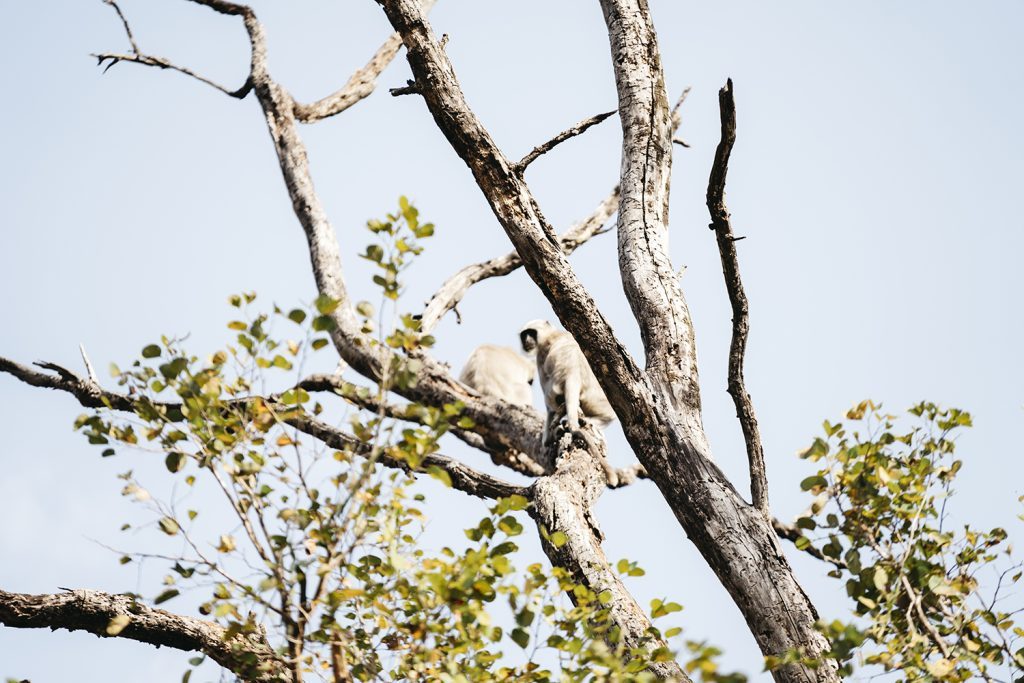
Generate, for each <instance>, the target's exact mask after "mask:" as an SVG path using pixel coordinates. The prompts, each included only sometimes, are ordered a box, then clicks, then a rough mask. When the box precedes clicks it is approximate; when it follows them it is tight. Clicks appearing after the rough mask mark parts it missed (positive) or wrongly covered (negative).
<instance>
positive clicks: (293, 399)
mask: <svg viewBox="0 0 1024 683" xmlns="http://www.w3.org/2000/svg"><path fill="white" fill-rule="evenodd" d="M307 401H309V392H307V391H306V390H305V389H301V388H300V389H289V390H288V391H286V392H284V393H283V394H281V403H284V404H285V405H288V406H296V405H301V404H303V403H306V402H307Z"/></svg>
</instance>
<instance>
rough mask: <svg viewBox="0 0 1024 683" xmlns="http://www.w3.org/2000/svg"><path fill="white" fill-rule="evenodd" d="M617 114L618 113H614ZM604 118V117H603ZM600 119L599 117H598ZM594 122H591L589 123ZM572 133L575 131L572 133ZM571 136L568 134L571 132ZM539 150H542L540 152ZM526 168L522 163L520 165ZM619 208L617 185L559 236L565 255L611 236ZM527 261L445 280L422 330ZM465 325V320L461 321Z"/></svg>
mask: <svg viewBox="0 0 1024 683" xmlns="http://www.w3.org/2000/svg"><path fill="white" fill-rule="evenodd" d="M689 94H690V88H686V89H685V90H684V91H683V93H682V95H680V97H679V100H678V101H677V102H676V104H675V107H673V108H672V132H673V134H674V133H675V132H676V131H677V130H679V126H680V124H681V122H682V117H681V116H680V114H679V109H680V107H681V106H682V104H683V102H685V101H686V97H687V95H689ZM612 113H614V112H612ZM601 116H604V114H602V115H601ZM594 118H596V117H594ZM588 120H591V119H588ZM570 130H571V129H570ZM567 132H568V131H567ZM538 149H539V148H538ZM519 163H520V165H522V162H519ZM618 207H619V187H618V185H616V186H615V187H614V188H613V189H612V191H611V193H610V194H609V195H608V196H607V197H605V199H603V200H602V201H601V203H600V204H598V205H597V208H595V209H594V211H593V212H592V213H591V214H590V215H589V216H587V217H586V218H585V219H583V220H582V221H580V222H579V223H576V224H575V225H573V226H572V227H571V228H569V229H568V230H566V231H565V232H564V233H562V234H561V235H559V237H558V241H559V243H560V244H561V246H562V252H563V253H564V254H565V255H566V256H568V255H570V254H572V253H573V252H574V251H576V249H577V248H578V247H579V246H580V245H582V244H583V243H584V242H586V241H588V240H589V239H590V238H591V237H596V236H597V235H603V234H605V233H606V232H608V230H607V229H604V228H605V225H606V224H607V223H608V220H609V219H610V218H611V217H612V216H613V215H614V214H615V212H616V211H617V210H618ZM522 265H523V260H522V259H521V258H519V254H518V253H516V252H514V251H513V252H510V253H508V254H505V255H504V256H498V257H495V258H492V259H490V260H488V261H483V262H482V263H474V264H471V265H468V266H466V267H465V268H463V269H462V270H460V271H459V272H457V273H455V275H453V276H451V277H450V278H448V279H447V280H445V282H444V284H442V285H441V287H440V289H438V290H437V292H436V293H435V294H434V295H433V296H432V297H430V300H429V301H427V305H426V308H425V309H424V311H423V315H422V317H421V327H422V329H423V330H424V332H430V331H432V330H433V329H434V328H435V327H436V326H437V324H438V323H439V322H440V321H441V319H442V318H443V317H444V316H445V315H446V314H447V313H448V311H455V313H456V315H458V308H457V307H458V305H459V303H460V302H461V301H462V299H463V297H465V295H466V292H467V291H469V288H470V287H472V286H473V285H475V284H476V283H478V282H481V281H483V280H487V279H489V278H492V277H501V276H504V275H508V274H509V273H513V272H515V271H516V270H517V269H519V268H520V267H522ZM460 322H461V320H460Z"/></svg>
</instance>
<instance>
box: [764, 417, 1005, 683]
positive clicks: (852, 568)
mask: <svg viewBox="0 0 1024 683" xmlns="http://www.w3.org/2000/svg"><path fill="white" fill-rule="evenodd" d="M908 412H909V416H908V417H907V418H905V419H902V420H901V419H898V418H897V417H896V416H893V415H888V414H885V413H883V412H882V411H881V408H880V407H879V406H877V405H875V404H873V403H871V402H869V401H865V402H862V403H861V404H859V405H857V406H856V407H854V408H853V409H851V410H850V411H849V412H848V413H847V414H846V422H840V423H835V424H833V423H830V422H825V424H824V430H825V434H824V436H823V437H819V438H817V439H815V440H814V443H813V444H812V445H811V446H810V447H809V448H808V449H807V450H806V451H804V452H803V453H802V454H801V457H803V458H805V459H807V460H809V461H810V462H813V463H816V464H817V465H818V466H819V467H820V469H819V470H818V472H816V473H815V474H814V475H812V476H810V477H807V478H806V479H804V481H803V482H802V483H801V488H802V489H804V490H805V491H809V492H810V493H812V494H814V495H815V498H814V501H813V503H812V505H811V507H810V508H809V510H808V512H807V514H806V515H805V516H804V517H802V518H801V519H798V520H797V525H798V526H799V527H800V528H802V529H804V530H805V531H804V534H805V535H804V537H803V538H801V539H799V540H798V542H797V547H799V548H804V549H807V548H810V547H811V546H812V545H813V547H814V548H816V549H817V550H818V551H819V552H820V553H821V554H822V555H824V556H825V557H826V558H828V559H829V560H831V561H832V562H833V563H834V564H835V569H834V570H833V571H832V572H831V575H832V576H834V577H836V578H839V579H841V580H844V581H845V585H846V592H847V594H848V595H849V596H850V598H851V599H852V600H853V601H854V608H853V611H854V614H855V618H854V619H853V620H852V621H851V622H849V623H847V622H843V621H834V622H831V623H827V624H823V628H824V630H825V632H826V634H827V635H828V636H829V638H830V640H831V641H832V643H833V651H834V653H835V654H836V655H837V656H838V658H839V659H840V660H841V661H842V662H844V663H845V664H844V668H845V670H846V671H850V670H852V667H853V666H854V665H856V664H858V663H859V664H861V665H864V666H875V667H880V668H881V669H883V670H884V671H889V672H893V673H896V674H899V675H900V676H902V677H904V678H905V679H906V680H940V681H966V680H973V679H975V678H977V679H987V680H1008V679H1013V680H1016V679H1018V678H1020V677H1022V676H1024V648H1022V647H1021V645H1022V643H1024V641H1022V640H1021V638H1022V637H1024V630H1022V628H1021V627H1020V626H1018V625H1017V624H1016V622H1015V617H1014V615H1015V613H1016V612H1018V611H1019V608H1018V609H1014V608H1011V607H1008V606H1006V605H1005V604H1004V598H1005V597H1006V596H1007V592H1008V591H1010V594H1012V587H1013V586H1014V585H1015V584H1018V582H1019V580H1020V578H1021V565H1020V564H1019V563H1018V562H1016V561H1014V559H1013V557H1012V549H1011V547H1010V546H1009V545H1008V543H1007V533H1006V531H1005V530H1003V529H1002V528H994V529H990V530H978V529H976V528H974V527H971V526H970V525H966V524H961V525H955V524H953V523H951V522H950V519H949V513H948V511H947V506H948V504H949V502H950V498H951V497H952V495H953V493H954V489H953V483H954V480H955V478H956V475H957V473H958V472H959V471H960V469H961V467H962V464H963V463H962V461H961V460H958V459H956V458H955V457H954V452H955V448H956V438H957V436H958V434H959V432H960V431H961V430H963V429H965V428H967V427H970V426H971V417H970V415H969V414H968V413H966V412H964V411H961V410H958V409H955V408H949V409H943V408H940V407H938V406H936V405H934V404H932V403H920V404H918V405H916V406H914V407H912V408H911V409H910V410H909V411H908ZM1018 602H1019V601H1018ZM794 657H795V658H799V655H798V653H795V654H794V655H793V656H792V657H790V659H792V658H794ZM777 663H778V662H772V664H777Z"/></svg>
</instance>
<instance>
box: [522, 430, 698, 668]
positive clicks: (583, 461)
mask: <svg viewBox="0 0 1024 683" xmlns="http://www.w3.org/2000/svg"><path fill="white" fill-rule="evenodd" d="M581 446H585V447H581ZM559 450H560V453H559V457H558V468H557V469H556V470H555V472H554V474H551V475H548V476H545V477H541V478H540V479H538V480H537V481H536V482H534V483H533V485H532V486H531V487H530V491H531V494H532V495H531V500H532V504H531V505H530V506H529V507H528V508H527V509H528V510H529V512H530V516H531V517H533V519H534V520H535V521H536V523H537V526H538V528H539V530H540V531H541V545H542V546H543V549H544V553H545V554H546V555H547V556H548V559H550V560H551V563H552V564H553V565H555V566H558V567H563V568H564V569H566V570H567V571H568V572H570V573H571V574H572V576H573V580H574V581H575V582H576V583H579V584H580V585H582V586H585V587H587V588H589V589H590V590H592V591H593V592H594V593H595V594H604V595H605V596H606V599H607V602H605V600H604V599H603V600H602V604H603V605H604V606H605V608H606V609H607V610H608V617H609V620H610V621H611V623H612V624H614V625H615V627H616V628H617V629H618V631H619V636H620V638H621V639H620V640H619V641H618V642H619V644H621V645H625V646H626V647H627V648H628V649H633V648H646V649H647V650H648V651H649V652H653V651H654V650H656V649H658V648H661V647H664V648H666V649H667V645H666V644H665V642H664V641H663V640H661V638H660V637H658V636H656V635H654V633H656V632H653V633H652V631H653V625H652V624H651V621H650V619H648V617H647V615H646V614H645V613H644V611H643V609H641V608H640V606H639V605H638V604H637V602H636V600H635V599H634V598H633V596H632V595H631V594H630V593H629V591H628V590H627V589H626V587H625V586H624V585H623V583H622V580H621V579H620V578H619V576H618V574H616V573H615V571H613V570H612V568H611V566H610V565H609V563H608V558H607V557H606V556H605V553H604V550H603V549H602V548H601V541H602V539H603V534H602V532H601V530H600V528H598V525H597V520H596V517H595V516H594V512H593V506H594V504H595V503H596V502H597V499H598V498H599V497H600V495H601V493H602V492H603V491H604V488H605V485H606V474H605V472H604V469H603V468H602V466H601V465H600V462H601V460H603V459H604V458H605V441H604V438H603V437H602V436H601V435H600V434H599V433H598V432H595V431H594V430H593V428H592V427H589V426H588V427H584V430H583V431H582V432H581V433H580V438H574V437H572V436H569V435H566V436H563V437H562V439H561V440H560V442H559ZM556 531H557V532H561V533H562V534H564V535H565V542H564V543H562V544H560V545H556V544H555V543H553V542H552V541H551V535H552V533H554V532H556ZM570 597H572V595H571V594H570ZM650 671H651V673H653V674H655V675H656V676H657V678H658V680H671V681H685V682H687V683H688V682H689V681H690V679H689V677H688V676H687V675H686V674H685V673H684V672H683V670H682V668H680V666H679V665H678V664H677V663H676V662H675V661H674V660H671V659H669V660H668V661H659V662H655V663H654V664H652V666H651V668H650Z"/></svg>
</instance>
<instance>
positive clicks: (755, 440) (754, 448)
mask: <svg viewBox="0 0 1024 683" xmlns="http://www.w3.org/2000/svg"><path fill="white" fill-rule="evenodd" d="M718 104H719V109H720V110H721V119H722V139H721V141H720V142H719V143H718V149H717V150H716V151H715V162H714V164H713V165H712V167H711V178H710V179H709V180H708V193H707V203H708V211H709V212H710V214H711V225H710V226H709V227H710V228H711V229H712V230H713V231H714V232H715V238H716V240H717V241H718V252H719V254H720V255H721V257H722V273H723V274H724V275H725V287H726V289H727V290H728V292H729V302H730V303H731V304H732V342H731V343H730V345H729V385H728V390H729V395H730V396H732V401H733V403H734V404H735V405H736V417H737V418H738V419H739V421H740V427H741V428H742V430H743V440H744V442H746V447H747V460H748V461H749V463H750V496H751V498H752V499H753V503H754V507H756V508H757V509H758V510H760V511H761V513H762V514H764V515H765V516H766V517H768V518H769V519H770V517H771V515H770V512H769V509H768V476H767V473H766V471H765V464H764V448H763V446H762V445H761V434H760V432H759V431H758V427H757V417H756V416H755V415H754V404H753V402H752V401H751V400H750V394H749V393H747V388H746V384H745V382H744V380H743V358H744V355H745V354H746V350H747V335H748V334H749V332H750V322H749V304H748V302H747V294H746V292H745V291H744V289H743V281H742V280H741V279H740V263H739V258H738V256H737V255H736V242H737V241H738V240H739V239H741V238H738V237H736V236H735V235H734V234H733V231H732V219H731V218H730V216H729V210H728V209H727V208H726V206H725V178H726V175H727V174H728V172H729V155H730V154H731V153H732V147H733V144H734V143H735V142H736V102H735V100H734V99H733V93H732V79H729V80H728V82H726V84H725V87H724V88H722V89H721V90H719V91H718Z"/></svg>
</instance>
